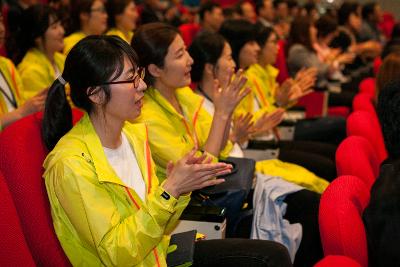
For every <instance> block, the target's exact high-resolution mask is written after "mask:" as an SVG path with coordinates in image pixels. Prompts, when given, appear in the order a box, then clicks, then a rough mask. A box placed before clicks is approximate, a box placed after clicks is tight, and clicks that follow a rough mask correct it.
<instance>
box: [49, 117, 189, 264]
mask: <svg viewBox="0 0 400 267" xmlns="http://www.w3.org/2000/svg"><path fill="white" fill-rule="evenodd" d="M123 132H124V133H125V134H126V136H127V138H128V140H129V143H130V144H131V146H132V148H133V150H134V152H135V155H136V158H137V160H138V164H139V167H140V170H141V172H142V174H143V177H144V179H145V183H146V193H147V195H146V201H145V202H143V201H142V200H141V199H140V197H139V196H138V195H137V194H136V192H135V191H134V190H133V189H130V188H128V187H127V186H125V185H124V183H123V182H122V181H121V179H120V178H119V177H118V176H117V175H116V173H115V172H114V170H113V168H112V167H111V166H110V165H109V163H108V161H107V158H106V156H105V154H104V151H103V147H102V145H101V143H100V139H99V138H98V136H97V134H96V132H95V130H94V128H93V125H92V123H91V121H90V119H89V117H88V115H87V114H86V115H85V116H84V117H83V118H82V119H81V120H80V121H79V122H78V123H77V124H76V126H74V127H73V129H72V130H71V131H70V132H68V133H67V134H66V135H65V136H64V137H62V138H61V139H60V141H59V142H58V144H57V145H56V147H55V148H54V149H53V151H52V152H51V153H50V154H49V155H48V156H47V158H46V160H45V162H44V165H43V166H44V168H45V173H44V179H45V183H46V188H47V193H48V196H49V201H50V204H51V210H52V217H53V224H54V228H55V231H56V234H57V236H58V239H59V240H60V243H61V245H62V247H63V249H64V251H65V253H66V255H67V256H68V258H69V260H70V261H71V263H72V264H73V265H74V266H166V251H167V248H168V244H169V236H168V234H169V233H170V232H171V231H172V230H173V228H174V227H175V226H176V223H177V221H178V219H179V217H180V215H181V213H182V211H183V209H184V208H185V207H186V205H187V204H188V202H189V199H190V196H189V195H187V196H182V197H180V198H179V199H178V200H177V199H175V198H173V197H172V196H171V198H170V199H169V200H166V199H164V198H163V197H162V196H161V194H162V193H163V192H164V190H163V189H162V186H159V185H158V179H157V177H156V175H155V169H154V163H153V161H152V158H151V154H150V149H149V146H148V139H147V129H146V127H145V126H144V125H143V124H129V123H126V125H125V126H124V129H123Z"/></svg>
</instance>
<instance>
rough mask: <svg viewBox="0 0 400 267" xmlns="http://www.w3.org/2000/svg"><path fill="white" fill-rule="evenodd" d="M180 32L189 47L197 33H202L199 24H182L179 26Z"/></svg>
mask: <svg viewBox="0 0 400 267" xmlns="http://www.w3.org/2000/svg"><path fill="white" fill-rule="evenodd" d="M179 31H180V32H181V36H182V39H183V41H184V42H185V45H186V46H187V47H189V46H190V45H191V44H192V42H193V39H194V38H195V37H196V35H197V33H198V32H199V31H200V25H199V24H197V23H187V24H182V25H181V26H179Z"/></svg>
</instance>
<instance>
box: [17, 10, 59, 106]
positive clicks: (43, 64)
mask: <svg viewBox="0 0 400 267" xmlns="http://www.w3.org/2000/svg"><path fill="white" fill-rule="evenodd" d="M63 38H64V28H63V27H62V25H61V21H60V19H59V17H58V16H57V14H56V12H55V11H54V10H53V9H52V8H50V7H48V6H46V5H42V4H38V5H34V6H31V7H29V8H28V9H27V10H25V11H24V13H23V15H22V22H21V32H20V36H19V38H18V39H19V57H18V59H17V63H19V64H18V71H19V74H20V76H21V79H22V82H23V85H24V89H23V90H22V92H21V94H22V97H23V99H30V98H32V97H34V96H36V95H37V94H40V93H43V94H44V95H45V94H46V93H45V91H46V90H47V89H48V88H49V86H50V85H51V84H52V82H53V81H54V79H55V78H56V77H57V76H58V75H59V74H60V73H61V72H62V71H63V69H64V62H65V56H64V55H63V54H61V53H60V51H61V50H62V49H63V47H64V42H63Z"/></svg>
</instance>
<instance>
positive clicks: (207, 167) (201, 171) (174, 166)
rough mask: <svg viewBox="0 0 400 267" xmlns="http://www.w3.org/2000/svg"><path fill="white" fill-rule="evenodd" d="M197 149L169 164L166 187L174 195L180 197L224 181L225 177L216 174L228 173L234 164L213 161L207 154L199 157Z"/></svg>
mask: <svg viewBox="0 0 400 267" xmlns="http://www.w3.org/2000/svg"><path fill="white" fill-rule="evenodd" d="M196 151H197V150H192V151H191V152H189V153H188V154H186V155H185V156H184V157H183V158H182V159H180V160H178V161H177V162H176V163H172V162H169V163H168V165H167V180H166V182H165V183H164V185H163V187H164V189H165V190H166V191H167V192H168V193H170V194H171V195H172V196H173V197H175V198H178V197H179V196H181V195H183V194H187V193H190V192H192V191H194V190H198V189H201V188H204V187H207V186H212V185H217V184H220V183H223V182H224V181H225V180H224V179H219V178H216V176H219V175H224V174H228V173H230V172H231V170H232V165H230V164H226V163H220V162H219V163H211V158H207V156H206V154H203V155H201V156H200V157H197V156H196V155H195V154H196Z"/></svg>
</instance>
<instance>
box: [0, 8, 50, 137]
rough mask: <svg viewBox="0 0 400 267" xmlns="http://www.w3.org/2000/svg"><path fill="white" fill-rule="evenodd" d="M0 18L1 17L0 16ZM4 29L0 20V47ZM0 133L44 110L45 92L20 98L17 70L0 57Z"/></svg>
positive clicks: (20, 83)
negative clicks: (9, 126) (29, 97)
mask: <svg viewBox="0 0 400 267" xmlns="http://www.w3.org/2000/svg"><path fill="white" fill-rule="evenodd" d="M0 18H2V15H1V14H0ZM5 34H6V31H5V28H4V23H3V20H2V19H0V47H2V46H4V41H5ZM0 73H1V75H0V84H1V86H0V131H1V130H2V129H4V128H5V127H7V126H8V125H10V124H11V123H13V122H15V121H17V120H19V119H21V118H23V117H25V116H27V115H29V114H31V113H34V112H36V111H39V110H42V109H43V108H44V102H45V101H46V96H47V90H43V91H41V92H40V93H39V94H38V95H35V96H34V97H32V98H31V99H28V100H26V101H25V99H23V98H22V91H23V88H24V86H23V84H22V80H21V77H20V76H19V73H18V71H17V68H16V67H15V66H14V64H13V63H12V62H11V60H9V59H8V58H5V57H2V56H0Z"/></svg>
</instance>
